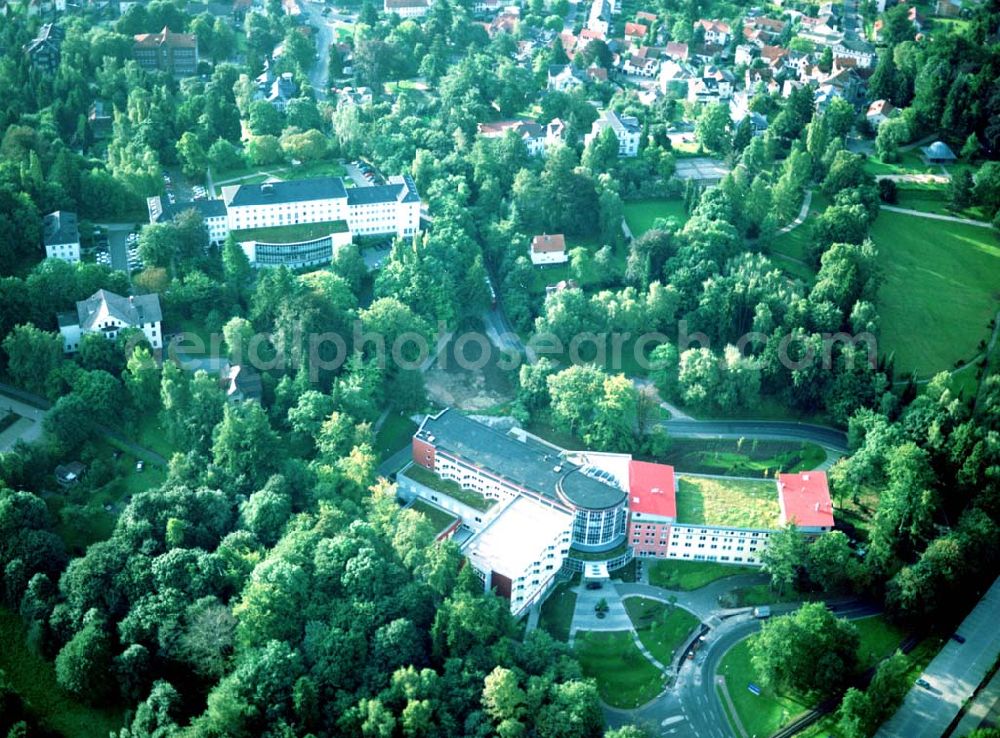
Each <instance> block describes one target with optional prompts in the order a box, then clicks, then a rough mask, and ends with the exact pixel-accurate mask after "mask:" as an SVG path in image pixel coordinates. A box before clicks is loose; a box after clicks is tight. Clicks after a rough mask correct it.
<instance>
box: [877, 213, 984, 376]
mask: <svg viewBox="0 0 1000 738" xmlns="http://www.w3.org/2000/svg"><path fill="white" fill-rule="evenodd" d="M872 239H873V240H874V241H875V244H876V246H877V247H878V249H879V260H880V262H881V264H882V266H883V268H884V270H885V277H886V279H885V284H883V285H882V287H881V289H880V290H879V305H878V308H879V313H880V314H881V317H882V332H881V337H880V340H881V345H880V346H879V353H881V354H890V353H891V354H894V356H895V359H896V374H897V376H901V377H902V376H906V375H907V374H909V373H910V372H916V373H917V374H918V375H919V376H921V377H928V376H930V375H933V374H935V373H936V372H939V371H943V370H947V369H952V368H954V366H955V362H956V361H957V360H964V361H968V360H970V359H972V358H973V357H974V356H975V355H976V354H978V353H979V351H980V349H979V343H980V341H982V340H984V339H987V338H988V337H989V332H990V329H989V328H988V327H987V325H988V323H989V322H990V319H991V318H992V317H993V315H994V314H995V313H996V311H997V308H998V307H1000V289H998V288H1000V280H998V278H997V274H1000V245H998V242H997V235H996V233H995V232H994V231H993V230H992V229H987V228H977V227H975V226H970V225H963V224H959V223H948V222H945V221H936V220H931V219H928V218H918V217H915V216H910V215H902V214H899V213H890V212H882V213H881V214H880V215H879V217H878V219H877V220H876V221H875V224H874V226H873V227H872Z"/></svg>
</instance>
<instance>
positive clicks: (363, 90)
mask: <svg viewBox="0 0 1000 738" xmlns="http://www.w3.org/2000/svg"><path fill="white" fill-rule="evenodd" d="M374 99H375V98H374V96H373V95H372V88H371V87H343V88H341V89H340V90H338V91H337V110H340V109H341V108H345V107H348V108H349V107H351V106H358V107H363V106H365V105H371V104H372V101H373V100H374Z"/></svg>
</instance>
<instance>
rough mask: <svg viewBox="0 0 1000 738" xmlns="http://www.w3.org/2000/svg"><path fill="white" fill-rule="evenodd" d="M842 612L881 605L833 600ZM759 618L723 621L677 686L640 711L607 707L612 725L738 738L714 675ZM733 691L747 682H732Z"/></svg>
mask: <svg viewBox="0 0 1000 738" xmlns="http://www.w3.org/2000/svg"><path fill="white" fill-rule="evenodd" d="M798 607H799V605H798V604H785V605H774V606H772V608H771V610H772V612H774V613H775V614H782V613H787V612H791V611H792V610H795V609H796V608H798ZM831 609H833V610H834V611H835V612H836V613H837V615H839V616H841V617H846V618H848V619H849V620H856V619H858V618H864V617H870V616H872V615H876V614H878V612H880V610H879V609H878V608H877V607H874V606H872V605H869V604H867V603H864V602H861V601H857V600H848V601H842V602H838V603H834V604H831ZM761 622H762V621H760V620H754V619H748V617H747V616H742V617H739V618H734V619H732V620H728V621H723V623H722V624H721V625H719V626H718V627H716V628H714V629H713V630H712V631H710V633H709V637H708V641H707V645H706V647H705V648H704V649H703V650H702V651H701V654H702V655H701V656H700V657H699V659H698V661H697V662H691V661H686V662H685V664H684V666H683V667H682V668H681V671H680V674H679V675H678V677H677V685H676V687H675V688H674V689H671V690H668V691H666V692H664V693H663V694H661V695H660V696H658V697H657V698H656V699H654V700H653V701H652V702H650V703H648V704H646V705H644V706H642V707H640V708H638V709H637V710H631V711H627V710H612V709H608V708H606V709H605V719H606V721H607V722H608V725H609V726H611V727H619V726H622V725H628V724H631V723H634V724H637V725H641V726H644V727H645V728H646V729H647V730H649V731H650V734H651V735H656V736H665V737H666V736H669V737H670V738H737V736H736V733H735V731H734V729H733V727H732V726H731V725H730V722H729V718H728V717H727V716H726V712H725V709H724V708H723V706H722V702H721V700H720V698H719V695H718V692H717V691H716V688H715V676H716V672H717V671H718V669H719V664H720V662H721V661H722V658H723V657H724V656H725V655H726V652H727V651H729V649H731V648H732V647H733V646H735V645H736V644H737V643H739V642H740V641H742V640H743V639H745V638H747V637H748V636H751V635H753V634H754V633H756V632H757V631H758V630H760V626H761ZM727 686H728V688H729V689H730V690H734V689H745V688H746V685H737V684H729V685H727Z"/></svg>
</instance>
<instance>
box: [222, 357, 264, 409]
mask: <svg viewBox="0 0 1000 738" xmlns="http://www.w3.org/2000/svg"><path fill="white" fill-rule="evenodd" d="M220 384H221V385H222V389H223V390H225V392H226V401H227V402H229V403H230V404H235V403H237V402H258V403H259V402H260V400H261V397H263V395H264V391H263V384H262V383H261V378H260V373H259V372H258V371H257V370H256V369H254V368H253V367H252V366H248V365H246V364H233V365H232V366H229V367H226V368H225V369H223V371H222V376H221V378H220Z"/></svg>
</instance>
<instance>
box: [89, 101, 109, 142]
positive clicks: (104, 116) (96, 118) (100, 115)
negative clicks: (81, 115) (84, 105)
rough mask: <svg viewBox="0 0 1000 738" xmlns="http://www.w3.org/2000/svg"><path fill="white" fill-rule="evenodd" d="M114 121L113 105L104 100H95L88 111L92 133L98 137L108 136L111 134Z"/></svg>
mask: <svg viewBox="0 0 1000 738" xmlns="http://www.w3.org/2000/svg"><path fill="white" fill-rule="evenodd" d="M113 123H114V117H113V116H112V109H111V105H110V104H109V103H107V102H105V101H104V100H94V102H92V103H91V104H90V108H89V110H88V111H87V124H88V125H89V126H90V135H91V136H93V137H94V138H96V139H101V138H107V137H108V136H110V135H111V129H112V125H113Z"/></svg>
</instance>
